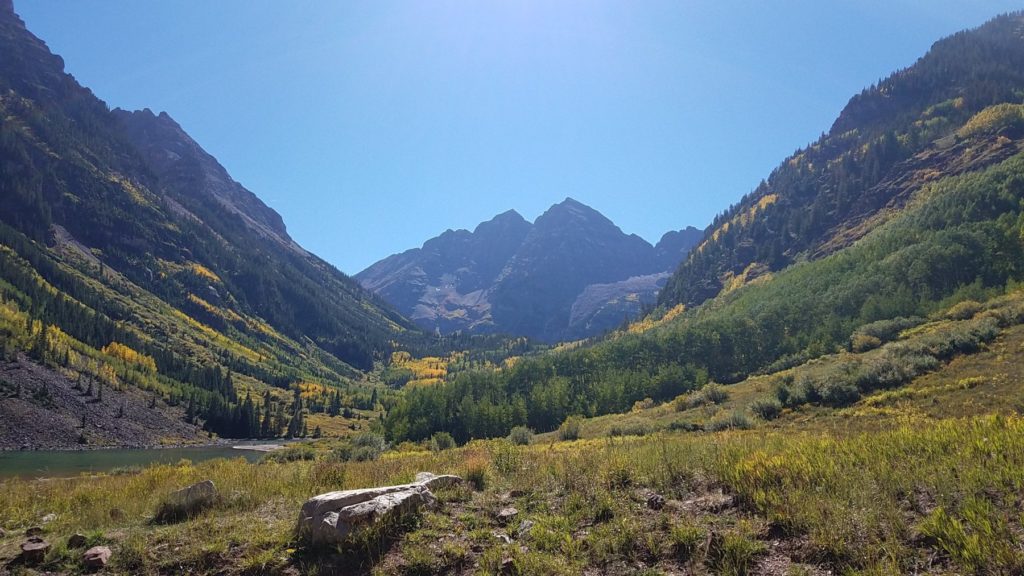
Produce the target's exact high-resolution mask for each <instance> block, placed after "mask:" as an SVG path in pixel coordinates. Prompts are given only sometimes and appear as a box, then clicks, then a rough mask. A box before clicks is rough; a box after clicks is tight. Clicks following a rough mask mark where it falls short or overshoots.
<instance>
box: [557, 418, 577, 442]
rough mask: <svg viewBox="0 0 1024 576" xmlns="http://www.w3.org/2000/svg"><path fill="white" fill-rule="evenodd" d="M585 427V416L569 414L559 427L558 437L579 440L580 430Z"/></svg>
mask: <svg viewBox="0 0 1024 576" xmlns="http://www.w3.org/2000/svg"><path fill="white" fill-rule="evenodd" d="M582 427H583V418H580V417H579V416H569V417H568V418H566V419H565V422H562V425H561V426H559V427H558V438H559V440H563V441H565V440H579V438H580V430H581V428H582Z"/></svg>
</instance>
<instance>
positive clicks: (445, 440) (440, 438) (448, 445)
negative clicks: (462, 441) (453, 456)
mask: <svg viewBox="0 0 1024 576" xmlns="http://www.w3.org/2000/svg"><path fill="white" fill-rule="evenodd" d="M455 446H456V444H455V438H452V435H451V434H449V433H447V432H435V433H434V435H433V436H432V437H431V438H430V449H431V450H432V451H434V452H441V451H442V450H450V449H452V448H455Z"/></svg>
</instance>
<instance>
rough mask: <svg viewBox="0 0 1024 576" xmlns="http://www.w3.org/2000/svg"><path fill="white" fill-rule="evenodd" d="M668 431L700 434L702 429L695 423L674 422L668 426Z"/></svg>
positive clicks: (686, 421) (685, 421)
mask: <svg viewBox="0 0 1024 576" xmlns="http://www.w3.org/2000/svg"><path fill="white" fill-rule="evenodd" d="M668 429H669V430H672V431H673V432H676V431H679V430H682V431H684V432H701V431H703V430H704V427H703V426H701V425H700V424H698V423H696V422H690V421H688V420H676V421H675V422H672V423H671V424H669V425H668Z"/></svg>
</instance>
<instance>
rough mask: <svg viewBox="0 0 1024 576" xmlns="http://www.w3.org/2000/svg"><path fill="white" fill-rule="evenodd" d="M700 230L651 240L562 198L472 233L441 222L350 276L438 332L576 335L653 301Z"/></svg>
mask: <svg viewBox="0 0 1024 576" xmlns="http://www.w3.org/2000/svg"><path fill="white" fill-rule="evenodd" d="M702 234H703V233H702V232H701V231H699V230H697V229H695V228H687V229H686V230H681V231H674V232H669V233H667V234H665V236H664V237H662V240H661V241H660V242H659V243H658V244H657V246H651V245H650V244H649V243H648V242H647V241H645V240H644V239H642V238H640V237H639V236H636V235H630V234H625V233H623V232H622V230H620V229H619V228H618V226H616V225H615V224H614V223H613V222H612V221H611V220H609V219H608V218H606V217H605V216H603V215H602V214H601V213H600V212H598V211H596V210H594V209H593V208H590V207H589V206H586V205H585V204H582V203H580V202H578V201H576V200H573V199H572V198H566V199H565V200H564V201H562V202H560V203H558V204H555V205H554V206H552V207H551V208H549V209H548V210H547V211H546V212H544V214H542V215H541V216H540V217H538V218H537V220H536V222H534V223H532V224H531V223H530V222H527V221H526V220H525V219H523V217H522V216H520V215H519V214H518V213H516V212H515V211H511V210H510V211H508V212H505V213H503V214H500V215H498V216H496V217H495V218H494V219H492V220H489V221H487V222H484V223H482V224H480V225H479V226H477V228H476V229H475V230H473V231H472V232H470V231H468V230H454V231H453V230H448V231H446V232H444V233H443V234H441V235H440V236H438V237H436V238H433V239H430V240H428V241H427V242H426V243H424V244H423V247H422V248H414V249H412V250H407V251H405V252H402V253H401V254H396V255H394V256H390V257H388V258H385V259H384V260H381V261H380V262H377V263H376V264H374V265H372V266H370V267H369V268H367V269H366V270H364V271H363V272H360V273H359V274H357V275H356V279H357V280H359V281H360V282H361V283H362V284H363V286H365V287H366V288H368V289H370V290H372V291H374V292H376V293H377V294H379V295H381V296H382V297H383V298H384V299H385V300H387V301H389V302H391V303H392V304H393V305H394V306H395V307H396V308H398V309H399V311H401V312H403V313H404V314H405V315H407V316H408V317H410V318H412V319H413V320H414V321H416V322H417V323H418V324H420V325H421V326H423V327H424V328H427V329H430V330H436V331H439V332H441V333H446V334H447V333H451V332H455V331H459V330H463V331H469V332H502V333H508V334H514V335H522V336H529V337H532V338H536V339H539V340H546V341H555V340H559V339H564V338H580V337H586V336H592V335H595V334H599V333H601V332H603V331H605V330H607V329H609V328H612V327H614V326H616V325H618V324H619V323H621V322H622V320H623V319H624V318H626V317H631V316H636V315H637V314H638V313H639V312H640V310H641V309H642V307H643V306H645V305H648V304H650V303H652V302H653V301H654V299H655V298H656V295H657V291H658V289H659V287H660V286H661V284H663V282H664V280H665V279H666V278H667V276H668V274H667V273H668V272H669V271H671V270H672V269H674V268H675V267H676V266H678V265H679V263H680V262H681V261H682V259H683V258H684V256H685V255H686V253H687V252H688V251H689V249H690V248H691V247H693V246H694V245H695V244H696V243H697V242H698V241H699V240H700V238H701V236H702Z"/></svg>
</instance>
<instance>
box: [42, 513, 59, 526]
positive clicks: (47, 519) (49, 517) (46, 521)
mask: <svg viewBox="0 0 1024 576" xmlns="http://www.w3.org/2000/svg"><path fill="white" fill-rule="evenodd" d="M56 519H57V515H56V514H53V513H50V514H47V515H46V516H43V518H42V521H43V524H49V523H50V522H53V521H54V520H56Z"/></svg>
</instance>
